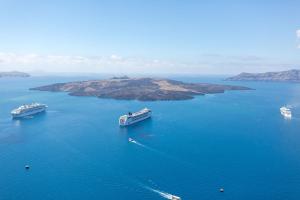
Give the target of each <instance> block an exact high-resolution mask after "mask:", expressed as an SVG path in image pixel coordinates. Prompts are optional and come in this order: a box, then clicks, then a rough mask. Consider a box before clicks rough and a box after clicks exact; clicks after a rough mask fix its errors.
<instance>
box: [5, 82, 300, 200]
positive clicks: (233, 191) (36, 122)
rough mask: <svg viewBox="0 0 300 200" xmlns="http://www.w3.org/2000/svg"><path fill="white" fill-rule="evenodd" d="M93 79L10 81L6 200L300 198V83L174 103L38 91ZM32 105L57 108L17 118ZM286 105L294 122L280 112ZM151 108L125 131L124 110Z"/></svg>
mask: <svg viewBox="0 0 300 200" xmlns="http://www.w3.org/2000/svg"><path fill="white" fill-rule="evenodd" d="M83 79H87V78H84V77H77V78H75V77H73V78H72V77H67V78H66V77H47V78H45V77H33V78H28V79H0V165H1V166H0V199H1V200H3V199H5V200H10V199H12V200H22V199H26V200H28V199H30V200H40V199H43V200H48V199H70V200H71V199H72V200H74V199H80V200H81V199H89V200H93V199H97V200H99V199H105V200H119V199H120V200H121V199H130V200H141V199H146V200H147V199H151V200H152V199H153V200H156V199H157V200H159V199H163V198H164V197H162V196H161V195H160V194H159V193H157V192H155V191H154V190H160V191H164V192H167V193H171V194H175V195H177V196H180V197H182V199H183V200H184V199H188V200H199V199H201V200H206V199H207V200H208V199H210V200H211V199H221V200H223V199H224V200H225V199H228V200H229V199H230V200H240V199H244V200H253V199H264V200H265V199H272V200H276V199H285V200H286V199H291V200H292V199H295V200H296V199H297V200H298V199H300V84H280V83H254V82H252V83H251V82H234V83H231V84H240V85H245V86H250V87H252V88H255V89H256V90H252V91H242V92H241V91H234V92H226V93H225V94H216V95H207V96H198V97H197V98H195V99H193V100H188V101H170V102H138V101H116V100H108V99H98V98H93V97H72V96H68V95H67V94H65V93H51V92H39V91H29V90H28V88H30V87H34V86H40V85H44V84H48V83H55V82H64V81H71V80H83ZM178 79H179V80H185V81H204V82H221V83H229V82H224V81H222V78H221V77H215V78H214V77H206V78H203V77H202V78H201V77H200V78H196V77H193V78H187V77H186V78H178ZM32 101H37V102H42V103H46V104H47V105H48V106H49V109H48V111H47V113H45V114H40V115H36V116H34V117H33V118H31V119H23V120H12V119H11V116H10V114H9V113H10V111H11V110H12V109H13V108H15V107H17V106H19V105H20V104H23V103H28V102H32ZM286 104H289V105H292V106H293V114H294V118H293V119H292V120H284V119H283V117H282V116H281V115H280V113H279V108H280V106H282V105H286ZM145 106H147V107H149V108H151V109H152V110H153V118H152V119H150V120H147V121H145V122H142V123H140V124H138V125H135V126H132V127H129V128H119V126H118V117H119V116H120V115H121V114H123V113H126V112H128V111H136V110H139V109H140V108H143V107H145ZM129 137H131V138H133V139H134V140H136V141H137V144H134V143H130V142H128V138H129ZM26 164H29V165H30V166H31V168H30V170H29V171H26V170H25V169H24V165H26ZM221 187H223V188H224V189H225V192H224V193H220V192H219V188H221ZM152 189H154V190H152Z"/></svg>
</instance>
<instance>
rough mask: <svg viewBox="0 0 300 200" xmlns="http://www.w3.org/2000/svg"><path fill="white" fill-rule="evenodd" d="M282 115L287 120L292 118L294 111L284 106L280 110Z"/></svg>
mask: <svg viewBox="0 0 300 200" xmlns="http://www.w3.org/2000/svg"><path fill="white" fill-rule="evenodd" d="M280 113H281V114H282V115H283V116H284V117H285V118H292V111H291V109H289V108H287V107H285V106H283V107H281V108H280Z"/></svg>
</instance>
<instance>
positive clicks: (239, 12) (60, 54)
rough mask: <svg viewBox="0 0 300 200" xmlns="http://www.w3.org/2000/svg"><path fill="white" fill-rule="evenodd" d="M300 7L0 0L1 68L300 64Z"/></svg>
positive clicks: (199, 68)
mask: <svg viewBox="0 0 300 200" xmlns="http://www.w3.org/2000/svg"><path fill="white" fill-rule="evenodd" d="M222 2H223V3H222ZM299 8H300V1H292V0H291V1H289V0H285V1H283V0H282V1H280V0H273V1H268V0H265V1H262V0H249V1H242V0H240V1H238V0H226V1H220V0H218V1H217V0H215V1H209V0H206V1H201V0H198V1H192V0H186V1H176V0H126V1H124V0H110V1H101V0H97V1H96V0H94V1H93V0H81V1H78V0H49V1H47V0H36V1H34V0H26V1H23V0H19V1H17V0H0V71H7V70H23V71H44V72H97V73H98V72H104V73H195V74H232V73H239V72H241V71H249V72H259V71H269V70H272V71H276V70H284V69H291V68H297V69H300V10H299Z"/></svg>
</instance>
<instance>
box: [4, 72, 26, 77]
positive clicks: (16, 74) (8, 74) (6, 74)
mask: <svg viewBox="0 0 300 200" xmlns="http://www.w3.org/2000/svg"><path fill="white" fill-rule="evenodd" d="M4 77H22V78H25V77H30V75H29V74H27V73H24V72H18V71H11V72H0V78H4Z"/></svg>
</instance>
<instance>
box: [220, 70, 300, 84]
mask: <svg viewBox="0 0 300 200" xmlns="http://www.w3.org/2000/svg"><path fill="white" fill-rule="evenodd" d="M226 80H228V81H280V82H300V70H296V69H293V70H288V71H281V72H266V73H245V72H244V73H241V74H239V75H237V76H233V77H230V78H227V79H226Z"/></svg>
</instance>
